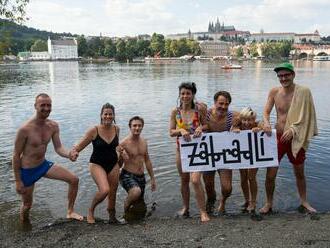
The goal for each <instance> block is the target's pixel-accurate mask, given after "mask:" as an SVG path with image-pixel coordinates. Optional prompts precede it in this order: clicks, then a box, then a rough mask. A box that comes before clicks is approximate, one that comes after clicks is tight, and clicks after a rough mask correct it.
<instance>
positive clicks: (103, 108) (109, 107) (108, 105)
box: [100, 102, 116, 124]
mask: <svg viewBox="0 0 330 248" xmlns="http://www.w3.org/2000/svg"><path fill="white" fill-rule="evenodd" d="M105 109H111V110H112V113H113V122H114V123H116V119H115V117H116V114H115V107H114V106H113V105H112V104H110V103H108V102H107V103H106V104H103V106H102V108H101V114H100V116H101V124H102V114H103V111H104V110H105Z"/></svg>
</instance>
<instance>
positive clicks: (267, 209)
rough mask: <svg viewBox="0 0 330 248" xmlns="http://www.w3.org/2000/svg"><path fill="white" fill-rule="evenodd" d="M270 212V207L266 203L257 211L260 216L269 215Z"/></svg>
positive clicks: (271, 210)
mask: <svg viewBox="0 0 330 248" xmlns="http://www.w3.org/2000/svg"><path fill="white" fill-rule="evenodd" d="M272 212H273V209H272V205H271V204H269V203H266V204H265V205H264V206H263V207H262V208H260V209H259V213H260V214H271V213H272Z"/></svg>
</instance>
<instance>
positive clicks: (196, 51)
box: [187, 40, 201, 55]
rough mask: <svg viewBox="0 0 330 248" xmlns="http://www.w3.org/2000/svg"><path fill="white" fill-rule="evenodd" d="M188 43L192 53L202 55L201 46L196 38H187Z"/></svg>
mask: <svg viewBox="0 0 330 248" xmlns="http://www.w3.org/2000/svg"><path fill="white" fill-rule="evenodd" d="M187 45H188V47H189V49H190V53H191V54H193V55H200V54H201V47H200V45H199V43H198V42H197V41H195V40H187Z"/></svg>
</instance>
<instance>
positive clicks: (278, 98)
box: [260, 63, 317, 214]
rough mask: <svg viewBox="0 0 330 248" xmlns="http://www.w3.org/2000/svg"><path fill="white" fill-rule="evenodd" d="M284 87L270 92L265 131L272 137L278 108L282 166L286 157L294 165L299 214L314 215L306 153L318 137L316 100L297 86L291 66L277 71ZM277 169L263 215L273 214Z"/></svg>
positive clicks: (270, 178) (269, 177) (269, 174)
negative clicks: (273, 114) (273, 117)
mask: <svg viewBox="0 0 330 248" xmlns="http://www.w3.org/2000/svg"><path fill="white" fill-rule="evenodd" d="M274 71H275V72H276V74H277V77H278V79H279V82H280V84H281V86H279V87H275V88H273V89H271V90H270V92H269V95H268V99H267V102H266V105H265V108H264V112H263V119H264V131H265V132H266V133H267V134H268V135H271V131H272V127H271V125H270V122H269V120H270V113H271V111H272V109H273V107H274V105H275V109H276V114H277V119H276V124H275V128H276V135H277V148H278V159H279V162H280V160H281V159H282V157H283V156H284V155H285V154H287V156H288V158H289V161H290V162H291V163H292V165H293V169H294V174H295V177H296V184H297V188H298V193H299V196H300V201H301V205H300V207H299V210H301V211H304V212H308V213H314V212H316V210H315V209H314V208H313V207H312V206H311V205H310V204H309V203H308V201H307V196H306V180H305V175H304V161H305V153H306V150H307V148H308V143H309V140H310V139H311V138H312V137H313V136H315V135H317V123H316V114H315V108H314V102H313V97H312V94H311V92H310V90H309V89H308V88H307V87H304V86H301V85H298V84H296V83H294V78H295V71H294V68H293V65H292V64H290V63H282V64H280V65H278V66H276V67H275V68H274ZM277 170H278V167H268V168H267V175H266V182H265V187H266V195H267V200H266V204H265V205H264V206H263V207H262V208H261V209H260V213H262V214H268V213H271V212H272V207H273V194H274V189H275V178H276V174H277Z"/></svg>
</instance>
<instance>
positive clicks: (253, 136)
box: [179, 130, 278, 172]
mask: <svg viewBox="0 0 330 248" xmlns="http://www.w3.org/2000/svg"><path fill="white" fill-rule="evenodd" d="M179 142H180V153H181V163H182V171H183V172H193V171H214V170H218V169H248V168H259V167H273V166H278V158H277V141H276V131H275V130H273V132H272V135H271V136H267V135H266V133H264V132H257V133H254V132H252V131H250V130H245V131H241V132H239V133H234V132H219V133H218V132H216V133H205V134H202V136H201V137H200V138H192V140H191V141H190V142H186V141H184V139H183V138H182V137H180V139H179Z"/></svg>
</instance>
